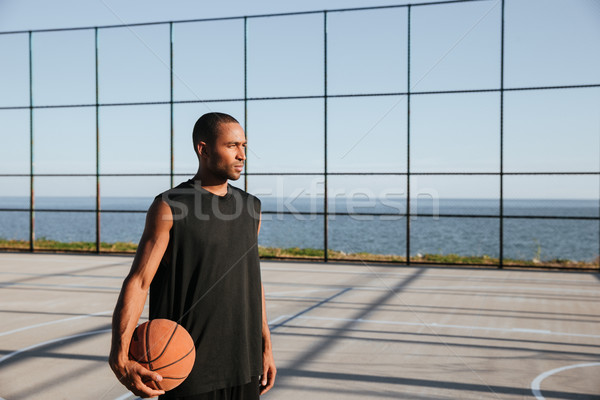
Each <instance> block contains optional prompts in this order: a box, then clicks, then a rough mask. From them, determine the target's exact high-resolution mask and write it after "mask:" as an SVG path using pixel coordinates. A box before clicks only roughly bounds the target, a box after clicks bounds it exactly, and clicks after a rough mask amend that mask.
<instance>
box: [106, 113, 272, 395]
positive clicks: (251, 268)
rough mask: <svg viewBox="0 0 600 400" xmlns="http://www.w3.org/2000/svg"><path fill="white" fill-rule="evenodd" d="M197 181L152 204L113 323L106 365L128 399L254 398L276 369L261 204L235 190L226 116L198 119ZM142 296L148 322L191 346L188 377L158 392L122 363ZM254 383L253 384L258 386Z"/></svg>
mask: <svg viewBox="0 0 600 400" xmlns="http://www.w3.org/2000/svg"><path fill="white" fill-rule="evenodd" d="M193 143H194V150H195V152H196V155H197V156H198V159H199V167H198V172H197V173H196V175H195V176H194V177H193V178H192V179H190V180H188V181H186V182H182V183H181V184H179V185H178V186H177V187H175V188H172V189H170V190H167V191H165V192H163V193H161V194H160V195H158V196H156V198H155V199H154V202H153V203H152V205H151V206H150V208H149V210H148V214H147V216H146V226H145V228H144V233H143V234H142V238H141V240H140V243H139V247H138V250H137V252H136V255H135V258H134V260H133V264H132V267H131V271H130V272H129V275H128V276H127V278H126V279H125V281H124V283H123V287H122V290H121V294H120V296H119V299H118V301H117V305H116V307H115V312H114V315H113V336H112V347H111V352H110V357H109V364H110V366H111V368H112V370H113V371H114V373H115V375H116V376H117V378H118V379H119V381H121V383H122V384H123V385H125V386H126V387H127V388H128V389H129V390H131V391H132V392H133V393H134V394H136V395H138V396H141V397H154V396H160V399H186V400H192V399H193V400H204V399H243V400H251V399H258V397H259V394H263V393H266V392H267V391H268V390H270V389H271V387H272V386H273V383H274V381H275V375H276V368H275V362H274V360H273V354H272V349H271V337H270V332H269V326H268V324H267V316H266V312H265V298H264V288H263V287H262V283H261V278H260V265H259V259H258V243H257V240H258V239H257V238H258V232H259V231H260V222H261V218H260V211H261V210H260V209H261V203H260V200H259V199H258V198H256V197H254V196H252V195H251V194H249V193H246V192H245V191H243V190H241V189H238V188H235V187H233V186H231V185H230V184H229V183H228V179H233V180H237V179H239V177H240V174H241V172H242V169H243V166H244V160H245V159H246V156H245V147H246V139H245V134H244V131H243V129H242V127H241V126H240V124H239V123H238V122H237V121H236V120H235V118H233V117H231V116H230V115H227V114H222V113H208V114H205V115H203V116H202V117H200V119H198V121H197V122H196V124H195V126H194V131H193ZM148 290H149V291H150V301H149V305H150V312H149V315H150V319H155V318H167V319H171V320H173V321H176V322H178V323H179V324H181V325H182V326H183V327H184V328H186V329H187V330H188V332H189V333H190V334H191V335H192V337H193V338H194V341H195V343H196V362H195V364H194V367H193V369H192V372H191V373H190V375H189V376H188V378H187V379H186V380H185V381H184V382H183V383H182V384H181V385H180V386H178V387H176V388H174V389H173V390H171V391H169V392H168V393H165V392H164V391H162V390H153V389H152V388H150V387H148V386H147V385H146V384H145V383H144V382H148V381H150V380H153V381H154V382H156V383H157V386H158V387H160V381H161V380H162V377H161V376H160V375H159V374H158V373H156V372H152V371H149V370H147V369H145V368H143V367H142V366H140V365H139V364H137V363H135V362H133V361H131V360H129V358H128V351H129V344H130V341H131V336H132V334H133V331H134V329H135V327H136V325H137V322H138V320H139V317H140V315H141V313H142V310H143V308H144V304H145V301H146V296H147V293H148ZM259 376H260V378H259Z"/></svg>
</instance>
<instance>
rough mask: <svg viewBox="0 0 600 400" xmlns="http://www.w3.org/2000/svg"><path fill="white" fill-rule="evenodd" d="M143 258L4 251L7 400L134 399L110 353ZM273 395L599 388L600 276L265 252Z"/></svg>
mask: <svg viewBox="0 0 600 400" xmlns="http://www.w3.org/2000/svg"><path fill="white" fill-rule="evenodd" d="M132 260H133V257H131V256H96V255H70V254H41V253H35V254H15V253H0V282H1V284H0V286H1V291H0V293H1V295H0V318H1V321H2V326H1V327H0V398H3V399H6V400H21V399H102V400H104V399H106V400H115V399H121V400H124V399H134V398H135V396H133V395H131V394H130V393H128V391H127V390H126V389H125V388H124V387H122V386H121V385H120V384H119V383H118V382H117V380H116V378H115V377H114V376H113V374H112V372H111V371H110V369H109V367H108V365H107V363H106V360H107V353H108V350H109V342H110V334H109V329H110V321H111V313H112V309H113V307H114V304H115V301H116V299H117V295H118V291H119V289H120V286H121V282H122V279H123V277H124V276H125V275H126V273H127V271H128V270H129V267H130V265H131V262H132ZM262 270H263V282H264V284H265V290H266V292H267V303H268V317H269V320H270V321H271V327H272V335H273V343H274V347H275V357H276V362H277V365H278V370H279V373H278V377H277V381H276V387H275V388H274V389H273V390H272V391H271V392H270V393H268V394H267V395H265V396H264V398H265V399H273V400H275V399H285V400H288V399H536V398H537V399H542V398H546V399H592V398H596V399H598V398H600V276H599V275H598V274H593V273H573V272H547V271H516V270H504V271H500V270H486V269H456V268H449V267H448V268H413V267H399V266H396V267H390V266H381V265H379V266H373V265H366V264H365V265H356V264H353V265H344V264H323V263H300V262H272V261H263V262H262Z"/></svg>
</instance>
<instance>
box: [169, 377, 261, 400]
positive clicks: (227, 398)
mask: <svg viewBox="0 0 600 400" xmlns="http://www.w3.org/2000/svg"><path fill="white" fill-rule="evenodd" d="M259 387H260V381H259V379H258V376H255V377H252V380H251V381H250V382H249V383H246V384H245V385H240V386H233V387H228V388H224V389H217V390H215V391H212V392H207V393H201V394H197V395H193V396H184V397H171V396H169V392H166V393H165V394H164V395H162V396H159V397H158V399H159V400H258V398H259V394H258V393H259Z"/></svg>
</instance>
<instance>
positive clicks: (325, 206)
mask: <svg viewBox="0 0 600 400" xmlns="http://www.w3.org/2000/svg"><path fill="white" fill-rule="evenodd" d="M323 121H324V122H323V139H324V140H323V143H324V148H323V169H324V172H325V174H324V175H323V176H324V181H323V216H324V217H323V250H324V253H323V256H324V257H323V259H324V260H325V262H327V261H329V256H328V254H327V253H328V249H329V198H328V197H329V192H328V188H327V180H328V179H327V178H328V169H327V168H328V167H327V11H323Z"/></svg>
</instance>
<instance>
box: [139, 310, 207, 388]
mask: <svg viewBox="0 0 600 400" xmlns="http://www.w3.org/2000/svg"><path fill="white" fill-rule="evenodd" d="M129 358H130V359H131V360H134V361H137V362H138V363H139V364H141V365H142V366H143V367H144V368H147V369H149V370H150V371H155V372H157V373H158V374H160V376H162V378H163V380H162V381H161V382H155V381H152V380H150V381H144V383H145V384H146V385H147V386H149V387H151V388H153V389H157V390H164V391H167V390H171V389H173V388H175V387H177V386H178V385H179V384H181V383H182V382H183V381H184V380H185V378H187V376H188V374H189V373H190V371H191V370H192V367H193V366H194V361H195V360H196V348H195V346H194V340H193V339H192V337H191V336H190V334H189V333H188V332H187V331H186V330H185V328H184V327H182V326H181V325H179V324H178V323H177V322H174V321H171V320H168V319H153V320H150V321H148V322H145V323H143V324H141V325H139V326H138V327H137V328H135V331H134V332H133V337H132V338H131V344H130V346H129Z"/></svg>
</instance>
